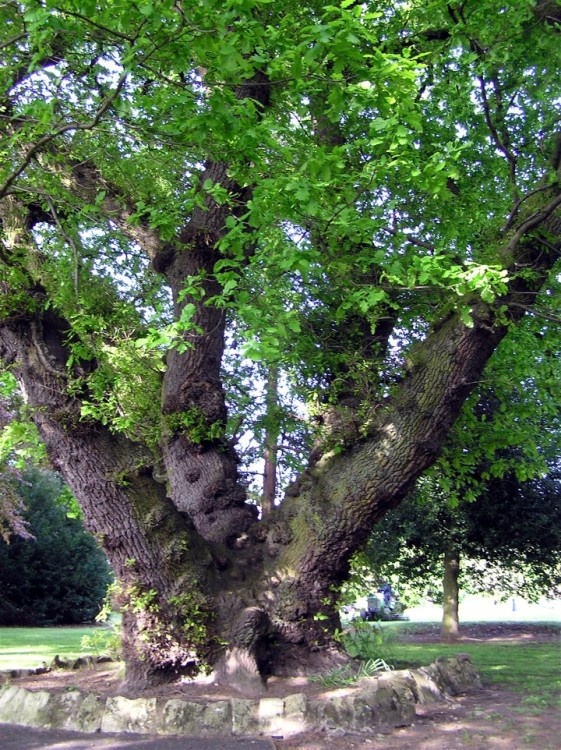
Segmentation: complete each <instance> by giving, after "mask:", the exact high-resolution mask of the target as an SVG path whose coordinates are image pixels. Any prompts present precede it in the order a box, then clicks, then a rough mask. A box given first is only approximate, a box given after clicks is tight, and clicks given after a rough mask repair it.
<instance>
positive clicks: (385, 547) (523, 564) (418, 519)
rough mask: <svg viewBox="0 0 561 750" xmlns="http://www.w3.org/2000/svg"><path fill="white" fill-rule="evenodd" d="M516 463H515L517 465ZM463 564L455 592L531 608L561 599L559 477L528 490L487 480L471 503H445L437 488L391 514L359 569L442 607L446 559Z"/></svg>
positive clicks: (428, 485) (428, 484) (422, 488)
mask: <svg viewBox="0 0 561 750" xmlns="http://www.w3.org/2000/svg"><path fill="white" fill-rule="evenodd" d="M519 461H520V457H519ZM449 550H454V551H455V552H456V554H457V555H458V558H459V560H460V562H461V567H460V579H459V583H460V587H461V588H462V590H464V591H466V592H472V593H488V594H492V595H494V596H496V597H499V598H500V597H507V596H509V595H513V594H517V595H520V596H522V597H523V598H525V599H527V600H529V601H535V600H537V599H540V598H542V597H544V596H559V594H560V593H561V567H560V565H559V558H560V555H561V480H560V476H559V471H558V469H557V470H552V471H550V472H549V474H547V475H546V476H545V477H540V478H536V479H533V480H529V481H526V482H520V481H518V480H517V478H516V476H515V474H514V472H513V471H509V472H508V473H506V475H504V476H502V477H501V478H496V477H495V478H492V479H488V480H487V481H486V482H483V483H482V485H481V489H480V493H479V494H478V496H477V498H476V499H473V500H468V501H462V502H459V503H453V504H451V503H450V499H449V497H446V496H444V495H443V494H442V492H441V491H439V489H438V486H437V484H436V483H435V482H434V481H429V480H422V481H421V482H420V485H419V488H418V490H417V492H416V493H415V494H413V495H412V496H411V497H410V498H408V500H406V501H405V502H404V503H402V504H401V505H400V506H399V508H396V509H394V510H392V511H390V512H389V513H388V514H387V515H386V516H385V518H384V521H383V522H382V523H381V524H379V525H378V526H377V527H376V529H375V530H374V532H373V534H372V536H371V538H370V540H369V542H368V545H367V548H366V549H365V552H364V554H363V555H361V557H360V560H361V562H362V563H363V564H364V563H367V564H368V565H369V566H370V568H371V569H372V570H373V572H374V573H375V575H376V576H377V577H378V578H379V579H382V580H383V579H388V580H391V581H392V582H393V583H394V584H395V585H397V587H398V589H399V591H400V592H401V594H402V596H405V598H407V597H409V598H410V599H412V600H417V601H419V600H422V599H423V598H425V597H427V596H428V597H429V598H430V599H431V600H432V601H437V602H441V601H442V576H443V559H444V554H445V553H446V552H448V551H449Z"/></svg>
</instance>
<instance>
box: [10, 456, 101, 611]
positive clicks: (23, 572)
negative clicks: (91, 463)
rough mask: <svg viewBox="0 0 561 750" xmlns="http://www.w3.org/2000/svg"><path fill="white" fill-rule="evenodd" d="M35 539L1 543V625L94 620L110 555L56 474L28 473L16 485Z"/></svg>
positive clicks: (30, 530) (14, 539) (37, 471)
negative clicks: (86, 527)
mask: <svg viewBox="0 0 561 750" xmlns="http://www.w3.org/2000/svg"><path fill="white" fill-rule="evenodd" d="M16 491H17V492H18V494H19V495H20V497H21V498H22V500H23V502H24V504H25V508H26V510H25V513H24V518H25V520H26V521H27V529H28V532H29V533H30V534H32V535H33V538H31V539H30V538H26V539H23V538H21V536H17V537H14V538H12V539H11V541H10V543H9V544H7V543H6V542H0V624H2V625H75V624H78V623H82V622H92V621H93V620H94V618H95V616H96V615H97V614H98V612H99V610H100V609H101V606H102V604H103V601H104V598H105V595H106V593H107V587H108V585H109V583H110V582H111V580H112V576H111V571H110V568H109V565H108V563H107V558H106V557H105V555H104V553H103V552H102V551H101V550H100V549H99V547H98V546H97V544H96V542H95V540H94V539H93V537H92V536H91V534H88V533H87V532H86V531H85V530H84V527H83V524H82V522H81V521H80V519H79V518H76V517H72V516H70V515H69V513H71V511H72V502H71V500H70V499H69V493H68V490H67V489H65V488H64V485H63V483H62V481H61V479H60V477H58V476H57V475H55V474H53V473H52V472H45V471H39V470H37V469H34V470H31V471H27V472H25V473H24V475H23V477H22V479H21V480H20V481H19V482H18V486H17V490H16Z"/></svg>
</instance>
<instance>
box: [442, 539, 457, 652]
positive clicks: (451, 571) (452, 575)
mask: <svg viewBox="0 0 561 750" xmlns="http://www.w3.org/2000/svg"><path fill="white" fill-rule="evenodd" d="M443 567H444V574H443V576H442V628H441V634H442V638H443V639H444V640H447V641H454V640H456V638H458V636H459V635H460V618H459V603H460V587H459V583H458V580H459V576H460V554H459V552H458V550H457V549H456V548H454V547H451V548H450V549H448V550H446V552H445V553H444V558H443Z"/></svg>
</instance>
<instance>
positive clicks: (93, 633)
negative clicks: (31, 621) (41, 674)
mask: <svg viewBox="0 0 561 750" xmlns="http://www.w3.org/2000/svg"><path fill="white" fill-rule="evenodd" d="M105 634H107V637H108V638H109V637H110V631H108V630H105V629H101V628H99V627H85V626H84V627H57V628H0V670H1V669H18V668H26V667H39V666H42V664H43V663H46V664H47V665H49V664H50V663H51V662H52V660H53V659H54V658H55V656H57V654H58V656H60V657H61V658H65V657H66V658H70V657H77V656H80V654H84V653H86V652H87V653H92V652H93V650H94V649H92V648H87V649H84V648H82V638H83V637H84V636H89V637H90V638H94V639H95V641H97V640H99V638H100V637H101V638H103V637H104V636H105ZM96 650H100V649H96Z"/></svg>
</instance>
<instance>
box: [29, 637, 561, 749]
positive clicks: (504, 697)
mask: <svg viewBox="0 0 561 750" xmlns="http://www.w3.org/2000/svg"><path fill="white" fill-rule="evenodd" d="M403 640H408V641H411V642H415V643H437V642H438V641H439V628H438V626H436V625H435V626H434V628H432V627H428V628H427V627H426V626H424V627H423V628H422V629H421V630H420V631H419V632H417V633H415V632H411V633H409V634H408V635H407V636H405V637H404V638H403ZM481 641H486V642H496V643H505V642H507V643H521V644H522V643H524V644H526V643H545V642H549V643H552V642H559V630H558V629H554V628H551V627H548V626H547V625H538V624H523V623H488V624H485V625H482V624H478V625H469V624H468V625H465V626H464V627H463V632H462V637H461V638H460V639H459V641H458V647H459V650H461V644H462V643H469V642H481ZM560 660H561V644H560ZM121 680H122V675H121V674H120V673H119V670H118V669H116V668H115V667H114V666H111V665H99V666H98V667H96V668H95V669H83V670H78V671H72V672H67V671H63V670H56V671H52V672H49V673H47V674H44V675H38V676H33V677H25V678H19V679H17V681H16V682H17V684H18V685H21V686H22V687H28V688H31V689H41V690H50V691H67V690H70V689H79V690H80V691H82V692H89V693H95V694H97V695H100V696H102V697H107V696H110V695H119V694H120V695H123V694H124V693H123V689H122V685H121ZM324 690H325V688H323V687H322V686H321V685H319V684H318V683H316V682H313V683H309V682H307V681H305V680H304V679H302V678H299V679H298V678H294V679H292V680H278V679H277V680H271V681H270V682H269V683H268V690H267V695H268V696H279V697H282V696H283V695H287V694H290V693H294V692H305V693H308V694H313V693H317V692H322V691H324ZM142 695H143V697H150V696H157V697H161V698H165V697H169V698H183V699H188V700H201V701H206V700H209V699H210V700H212V699H214V700H219V699H224V698H227V697H230V695H231V693H230V691H229V690H228V689H227V687H225V686H215V685H210V684H205V683H204V682H198V683H193V682H192V681H191V682H188V683H186V682H179V683H176V684H174V685H168V686H165V687H160V688H156V689H154V690H151V691H149V692H144V693H142ZM236 695H238V697H239V694H236ZM129 697H134V696H132V695H130V694H129ZM524 697H525V696H524V695H523V694H521V693H513V692H511V691H509V690H507V689H502V688H500V687H497V686H496V685H493V686H484V687H483V689H482V690H480V691H478V692H475V693H471V694H468V695H464V696H460V697H457V698H454V699H451V700H449V701H447V702H445V703H438V704H434V705H431V706H418V707H417V719H416V720H415V722H414V724H413V725H411V726H409V727H401V728H397V729H393V730H391V731H388V732H387V733H386V732H384V733H379V734H369V735H366V734H354V733H351V732H343V731H341V732H338V731H336V732H330V733H326V732H322V733H315V734H306V735H298V736H297V737H293V738H290V739H282V738H276V737H275V738H273V744H274V745H275V746H276V748H277V749H278V750H354V749H355V748H361V750H367V749H368V748H372V750H377V749H378V748H380V750H381V749H382V748H383V750H459V749H460V748H465V750H468V749H469V750H525V749H526V748H536V749H537V750H559V748H561V714H560V712H559V710H558V709H554V708H546V709H543V708H540V709H539V711H538V710H536V709H534V708H533V707H532V706H528V705H524V704H523V702H522V701H523V699H524Z"/></svg>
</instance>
